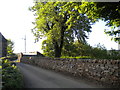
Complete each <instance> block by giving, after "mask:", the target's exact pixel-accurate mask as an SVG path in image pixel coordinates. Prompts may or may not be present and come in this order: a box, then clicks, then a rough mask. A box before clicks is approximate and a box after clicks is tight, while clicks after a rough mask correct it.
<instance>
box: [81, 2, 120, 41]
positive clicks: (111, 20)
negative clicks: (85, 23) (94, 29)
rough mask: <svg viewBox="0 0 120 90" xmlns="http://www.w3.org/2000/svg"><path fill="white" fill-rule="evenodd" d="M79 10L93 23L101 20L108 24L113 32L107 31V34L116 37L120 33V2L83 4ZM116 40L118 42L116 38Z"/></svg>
mask: <svg viewBox="0 0 120 90" xmlns="http://www.w3.org/2000/svg"><path fill="white" fill-rule="evenodd" d="M79 9H81V10H80V11H81V13H85V14H86V15H87V16H88V18H90V19H92V21H93V22H96V21H98V20H99V19H101V20H103V21H105V22H106V26H109V27H111V30H106V31H105V32H106V34H109V35H111V36H116V35H118V33H120V28H118V29H117V30H116V29H115V28H116V27H120V2H82V4H81V5H80V7H79ZM114 40H118V38H115V39H114Z"/></svg>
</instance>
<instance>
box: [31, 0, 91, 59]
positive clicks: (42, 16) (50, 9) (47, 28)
mask: <svg viewBox="0 0 120 90" xmlns="http://www.w3.org/2000/svg"><path fill="white" fill-rule="evenodd" d="M80 4H81V3H80V2H76V3H75V2H74V3H73V2H37V1H36V2H35V5H34V6H33V7H32V8H31V10H33V11H35V12H36V13H35V15H36V16H37V17H36V21H35V22H34V24H35V25H36V27H35V28H34V29H33V30H32V31H33V33H34V35H35V36H36V40H39V38H41V37H46V38H47V39H46V40H45V41H44V42H43V51H44V53H47V54H50V53H53V55H54V56H55V57H60V56H61V52H62V49H63V46H64V45H65V43H68V45H70V43H71V42H74V39H78V41H79V42H84V43H85V42H86V38H87V35H86V34H87V33H86V32H91V30H90V28H91V26H90V25H91V23H90V19H88V18H87V17H86V16H85V14H81V13H79V11H78V10H77V9H76V7H74V6H75V5H80Z"/></svg>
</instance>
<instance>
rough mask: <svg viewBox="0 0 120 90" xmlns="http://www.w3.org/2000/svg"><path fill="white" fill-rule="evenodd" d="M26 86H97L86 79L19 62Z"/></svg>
mask: <svg viewBox="0 0 120 90" xmlns="http://www.w3.org/2000/svg"><path fill="white" fill-rule="evenodd" d="M17 66H18V67H19V69H20V71H21V73H22V74H23V76H24V78H23V79H24V85H25V88H97V87H95V86H92V85H90V84H87V83H85V82H84V81H82V80H81V81H80V80H75V79H73V78H71V77H68V76H65V75H61V74H59V73H56V72H53V71H50V70H45V69H42V68H39V67H36V66H32V65H29V64H23V63H18V64H17Z"/></svg>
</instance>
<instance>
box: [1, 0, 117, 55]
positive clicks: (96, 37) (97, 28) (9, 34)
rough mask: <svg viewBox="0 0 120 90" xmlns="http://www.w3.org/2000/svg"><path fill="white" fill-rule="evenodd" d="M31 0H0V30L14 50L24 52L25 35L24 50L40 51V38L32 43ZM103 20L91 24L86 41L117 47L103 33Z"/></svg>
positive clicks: (91, 43) (33, 19)
mask: <svg viewBox="0 0 120 90" xmlns="http://www.w3.org/2000/svg"><path fill="white" fill-rule="evenodd" d="M33 5H34V4H33V0H7V1H6V0H0V32H1V33H2V34H3V35H4V37H5V38H6V39H11V40H12V41H13V42H14V52H15V53H20V52H25V40H24V38H25V35H26V51H27V52H33V51H40V52H41V53H42V50H41V49H40V48H41V43H42V40H40V41H39V42H37V43H34V41H35V40H34V39H35V37H34V36H33V34H32V32H31V29H33V28H34V25H33V24H32V22H34V21H35V16H34V15H33V13H32V12H31V11H29V10H28V8H29V7H31V6H33ZM104 29H110V28H108V27H105V22H103V21H100V22H97V23H96V24H94V25H92V33H90V34H89V39H88V40H87V41H88V43H89V44H90V45H91V46H93V47H95V46H96V45H97V44H98V43H100V44H101V45H104V46H105V47H106V48H107V49H108V50H110V49H111V48H113V49H118V44H117V43H115V42H114V41H111V37H110V36H107V35H106V34H104Z"/></svg>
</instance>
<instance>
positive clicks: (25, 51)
mask: <svg viewBox="0 0 120 90" xmlns="http://www.w3.org/2000/svg"><path fill="white" fill-rule="evenodd" d="M24 40H25V53H26V35H25V38H24Z"/></svg>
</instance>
